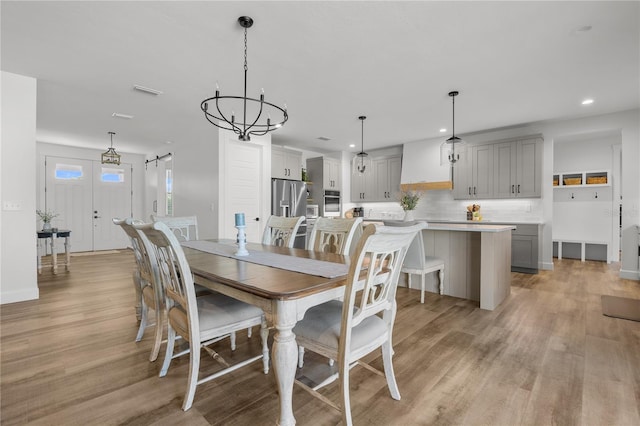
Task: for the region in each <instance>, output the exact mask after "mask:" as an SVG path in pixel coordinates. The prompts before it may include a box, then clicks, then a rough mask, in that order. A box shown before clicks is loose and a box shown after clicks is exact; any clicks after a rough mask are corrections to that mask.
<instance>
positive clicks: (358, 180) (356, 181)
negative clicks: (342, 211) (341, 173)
mask: <svg viewBox="0 0 640 426" xmlns="http://www.w3.org/2000/svg"><path fill="white" fill-rule="evenodd" d="M361 164H364V166H365V169H364V172H363V173H360V171H359V170H358V166H360V165H361ZM374 197H375V180H374V178H373V167H372V166H371V159H370V158H364V159H362V160H361V159H360V158H359V157H356V158H355V159H354V161H353V163H352V167H351V202H353V203H359V202H363V201H375V198H374Z"/></svg>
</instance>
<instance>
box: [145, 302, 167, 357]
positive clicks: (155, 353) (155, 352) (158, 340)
mask: <svg viewBox="0 0 640 426" xmlns="http://www.w3.org/2000/svg"><path fill="white" fill-rule="evenodd" d="M155 314H156V332H155V340H154V342H153V349H152V350H151V355H150V356H149V361H151V362H153V361H155V360H156V359H158V354H159V353H160V345H162V332H163V331H164V327H163V324H162V309H160V308H159V307H158V306H156V309H155Z"/></svg>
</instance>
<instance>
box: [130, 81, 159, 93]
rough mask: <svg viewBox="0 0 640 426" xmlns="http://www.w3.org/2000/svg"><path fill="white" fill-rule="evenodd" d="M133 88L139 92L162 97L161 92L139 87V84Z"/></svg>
mask: <svg viewBox="0 0 640 426" xmlns="http://www.w3.org/2000/svg"><path fill="white" fill-rule="evenodd" d="M133 88H134V89H136V90H139V91H141V92H145V93H150V94H152V95H162V91H161V90H156V89H152V88H150V87H144V86H140V85H139V84H134V85H133Z"/></svg>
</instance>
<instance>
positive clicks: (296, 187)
mask: <svg viewBox="0 0 640 426" xmlns="http://www.w3.org/2000/svg"><path fill="white" fill-rule="evenodd" d="M306 213H307V184H306V183H304V182H302V181H301V180H286V179H271V214H273V215H276V216H284V217H295V216H304V215H306ZM306 239H307V223H306V221H304V222H302V224H301V225H300V228H298V233H297V234H296V239H295V242H294V243H293V246H294V247H296V248H302V249H303V248H306V242H307V241H306Z"/></svg>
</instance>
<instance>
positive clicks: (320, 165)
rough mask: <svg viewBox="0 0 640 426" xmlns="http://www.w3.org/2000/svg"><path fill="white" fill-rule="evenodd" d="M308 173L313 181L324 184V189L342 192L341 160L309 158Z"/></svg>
mask: <svg viewBox="0 0 640 426" xmlns="http://www.w3.org/2000/svg"><path fill="white" fill-rule="evenodd" d="M307 171H308V172H309V178H310V179H311V180H312V181H314V182H318V183H319V182H322V189H328V190H334V191H339V190H340V184H341V182H340V160H338V159H335V158H329V157H314V158H308V159H307ZM320 177H321V179H319V178H320Z"/></svg>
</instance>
